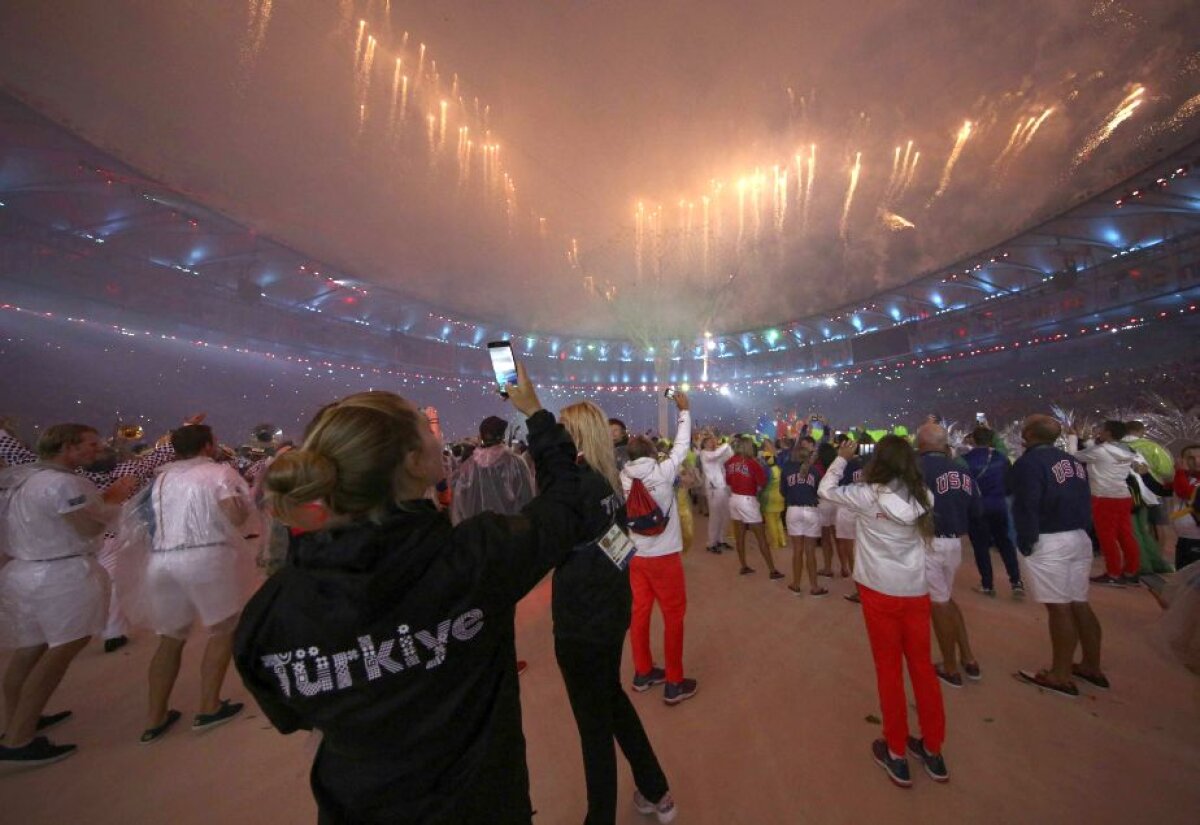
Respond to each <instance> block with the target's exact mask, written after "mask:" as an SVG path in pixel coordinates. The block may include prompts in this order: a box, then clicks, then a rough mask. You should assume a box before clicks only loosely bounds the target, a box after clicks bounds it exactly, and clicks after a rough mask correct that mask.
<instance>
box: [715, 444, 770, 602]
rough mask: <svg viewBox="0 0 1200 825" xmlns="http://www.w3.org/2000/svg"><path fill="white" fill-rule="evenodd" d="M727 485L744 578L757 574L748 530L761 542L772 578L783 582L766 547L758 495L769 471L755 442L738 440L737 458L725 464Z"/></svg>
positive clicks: (734, 533) (768, 547) (734, 457)
mask: <svg viewBox="0 0 1200 825" xmlns="http://www.w3.org/2000/svg"><path fill="white" fill-rule="evenodd" d="M725 482H726V483H727V484H728V485H729V518H730V519H732V520H733V543H734V545H736V548H737V554H738V561H740V562H741V564H742V566H741V570H739V571H738V572H739V573H740V574H741V575H743V576H745V575H747V574H749V573H753V572H754V568H753V567H750V566H749V565H747V564H746V531H747V530H749V531H750V532H751V533H752V534H754V536H755V538H757V539H758V550H759V552H760V553H762V557H763V561H765V562H766V563H767V569H768V570H770V571H771V578H772V579H782V578H783V574H782V573H780V572H779V571H778V570H776V569H775V559H774V558H772V556H771V548H770V546H769V545H768V544H767V530H766V528H765V527H764V526H763V518H762V510H761V509H760V508H759V506H758V494H759V493H760V492H761V491H762V489H763V487H766V486H767V471H766V470H764V469H763V467H762V465H761V464H759V463H758V461H757V459H755V457H754V442H753V441H751V440H750V439H749V438H745V437H743V438H739V439H738V440H737V443H736V446H735V447H734V456H733V458H731V459H729V461H728V462H727V463H726V464H725Z"/></svg>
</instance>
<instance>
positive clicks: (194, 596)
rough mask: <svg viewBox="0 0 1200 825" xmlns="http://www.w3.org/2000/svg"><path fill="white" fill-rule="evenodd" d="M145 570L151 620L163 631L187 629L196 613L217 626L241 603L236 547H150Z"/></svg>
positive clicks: (168, 633)
mask: <svg viewBox="0 0 1200 825" xmlns="http://www.w3.org/2000/svg"><path fill="white" fill-rule="evenodd" d="M149 564H150V566H149V568H148V570H147V574H146V589H147V595H148V597H149V602H148V604H149V608H150V620H151V623H152V624H153V626H154V632H155V633H157V634H159V635H160V636H174V637H176V638H178V637H179V636H178V634H180V633H186V632H187V630H188V629H189V628H191V626H192V622H194V621H195V620H196V619H197V618H199V619H200V623H201V624H203V625H204V626H205V627H213V626H215V625H218V624H220V623H221V622H223V621H224V620H226V619H228V618H229V617H231V616H234V615H236V614H237V612H238V611H239V610H241V609H242V592H243V590H242V586H241V582H240V576H239V572H238V568H237V557H236V555H235V551H234V549H233V548H232V547H227V546H224V545H218V546H216V547H199V548H195V549H192V550H171V551H168V552H165V553H151V554H150V563H149Z"/></svg>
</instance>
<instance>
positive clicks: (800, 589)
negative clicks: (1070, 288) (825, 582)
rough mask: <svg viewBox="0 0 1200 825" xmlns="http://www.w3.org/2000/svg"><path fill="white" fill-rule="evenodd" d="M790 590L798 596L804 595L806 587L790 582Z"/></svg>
mask: <svg viewBox="0 0 1200 825" xmlns="http://www.w3.org/2000/svg"><path fill="white" fill-rule="evenodd" d="M788 590H790V591H792V592H793V593H795V594H796V595H797V596H802V595H804V588H803V587H793V586H792V585H790V584H789V585H788Z"/></svg>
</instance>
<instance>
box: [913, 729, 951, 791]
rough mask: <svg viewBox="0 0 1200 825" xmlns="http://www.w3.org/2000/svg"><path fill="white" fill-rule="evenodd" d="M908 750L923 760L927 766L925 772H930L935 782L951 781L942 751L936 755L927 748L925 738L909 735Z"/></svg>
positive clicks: (922, 762)
mask: <svg viewBox="0 0 1200 825" xmlns="http://www.w3.org/2000/svg"><path fill="white" fill-rule="evenodd" d="M908 752H909V753H911V754H912V755H913V756H915V757H917V759H920V760H921V764H922V765H924V766H925V773H927V774H929V778H930V779H932V780H933V781H934V782H949V781H950V771H948V770H946V760H945V759H943V758H942V755H941V754H940V753H939V754H936V755H934V754H932V753H930V752H929V751H927V750H925V740H924V739H918V738H917V737H915V736H910V737H908Z"/></svg>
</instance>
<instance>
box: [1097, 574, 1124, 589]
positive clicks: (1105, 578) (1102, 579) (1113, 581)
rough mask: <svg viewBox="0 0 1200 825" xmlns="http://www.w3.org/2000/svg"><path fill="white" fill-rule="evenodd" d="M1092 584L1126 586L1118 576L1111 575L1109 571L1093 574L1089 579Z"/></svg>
mask: <svg viewBox="0 0 1200 825" xmlns="http://www.w3.org/2000/svg"><path fill="white" fill-rule="evenodd" d="M1088 581H1090V582H1091V583H1092V584H1103V585H1106V586H1108V587H1124V586H1125V585H1124V583H1122V581H1121V580H1120V579H1119V578H1117V577H1116V576H1110V575H1108V574H1107V573H1101V574H1100V575H1099V576H1092V577H1091V578H1090V579H1088Z"/></svg>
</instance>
